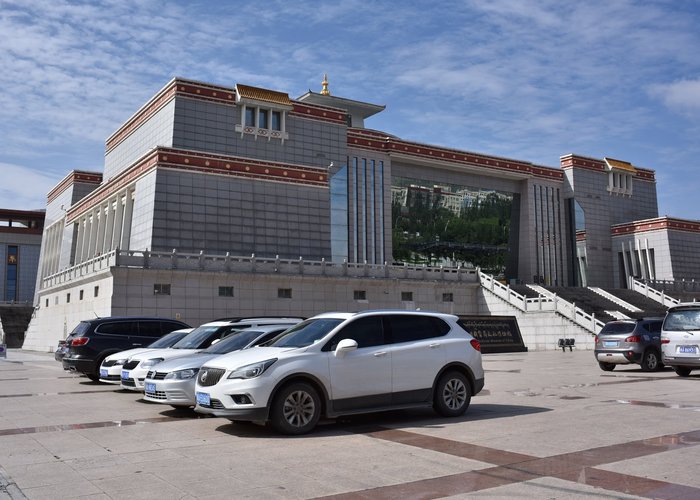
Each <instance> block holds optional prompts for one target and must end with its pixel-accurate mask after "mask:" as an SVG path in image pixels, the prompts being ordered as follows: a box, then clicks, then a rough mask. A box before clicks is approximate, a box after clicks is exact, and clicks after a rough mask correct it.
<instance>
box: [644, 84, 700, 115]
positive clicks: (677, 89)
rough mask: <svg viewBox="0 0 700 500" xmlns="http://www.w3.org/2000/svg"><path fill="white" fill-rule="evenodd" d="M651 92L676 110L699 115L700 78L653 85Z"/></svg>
mask: <svg viewBox="0 0 700 500" xmlns="http://www.w3.org/2000/svg"><path fill="white" fill-rule="evenodd" d="M650 93H651V94H652V95H653V96H655V97H658V98H659V99H661V100H662V101H663V103H664V104H665V105H666V106H668V107H669V108H671V109H672V110H674V111H680V112H681V113H684V114H691V115H694V116H698V111H700V78H698V79H696V80H680V81H677V82H673V83H668V84H659V85H653V86H652V87H651V88H650Z"/></svg>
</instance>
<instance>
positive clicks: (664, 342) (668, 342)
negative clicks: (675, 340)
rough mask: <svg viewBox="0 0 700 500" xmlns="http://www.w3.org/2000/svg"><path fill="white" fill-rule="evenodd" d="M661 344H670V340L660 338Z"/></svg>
mask: <svg viewBox="0 0 700 500" xmlns="http://www.w3.org/2000/svg"><path fill="white" fill-rule="evenodd" d="M661 343H662V344H670V343H671V339H668V338H666V337H661Z"/></svg>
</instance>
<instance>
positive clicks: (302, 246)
mask: <svg viewBox="0 0 700 500" xmlns="http://www.w3.org/2000/svg"><path fill="white" fill-rule="evenodd" d="M382 111H384V106H380V105H376V104H370V103H366V102H361V101H356V100H352V99H348V98H343V97H337V96H334V95H331V93H330V92H329V90H328V82H327V80H326V79H325V78H324V82H323V88H322V90H321V91H320V92H312V91H309V92H307V93H305V94H303V95H302V96H300V97H298V98H296V99H293V98H290V97H289V95H288V94H287V93H284V92H280V91H277V90H269V89H263V88H257V87H252V86H248V85H242V84H237V85H235V86H233V87H230V86H220V85H213V84H209V83H203V82H197V81H193V80H187V79H183V78H174V79H173V80H171V81H170V82H169V83H168V84H166V85H165V86H164V87H163V88H162V89H161V90H160V91H159V92H158V93H157V94H156V95H155V96H154V97H153V98H152V99H151V100H149V101H148V102H147V103H146V104H145V105H143V106H142V107H141V108H140V109H139V110H138V111H137V112H136V113H135V114H134V115H133V116H132V117H131V118H129V119H128V120H127V121H126V122H125V123H124V124H123V125H122V126H121V127H120V128H119V129H118V130H117V131H116V132H114V134H112V135H111V136H110V137H109V138H108V139H107V141H106V148H105V162H104V169H103V172H102V173H99V172H85V171H73V172H70V173H69V174H68V175H67V176H66V177H65V178H64V179H63V180H62V181H61V182H60V183H59V184H58V185H57V186H56V187H55V188H54V189H52V190H51V192H50V193H48V203H47V208H46V221H45V228H44V236H43V242H42V248H41V258H40V264H39V277H38V280H37V283H38V286H37V292H36V297H35V306H36V314H35V318H34V319H33V320H32V324H31V325H30V327H29V330H28V332H27V340H26V341H25V347H30V348H31V347H32V346H34V347H36V348H41V349H44V348H45V347H46V346H49V347H50V346H52V345H55V341H56V340H57V339H59V338H64V337H65V335H66V334H67V332H69V331H70V329H72V328H73V326H75V324H77V322H78V321H80V319H83V318H85V317H94V315H98V316H107V315H135V314H148V315H150V314H154V315H155V314H157V315H160V316H167V317H177V318H178V319H182V320H184V321H186V322H188V323H190V324H192V325H198V324H200V323H203V322H205V321H209V320H212V319H214V318H215V317H224V316H238V315H241V316H243V315H257V314H286V313H288V314H294V315H306V316H310V315H313V314H315V313H318V312H322V311H326V310H338V309H344V310H358V309H366V308H378V307H396V308H402V309H406V308H416V307H420V308H424V309H432V310H441V311H445V312H454V313H460V314H479V313H488V312H489V307H488V304H487V303H488V300H485V299H484V298H483V297H482V295H483V293H484V292H483V291H482V290H481V286H480V280H479V273H480V272H483V273H487V274H488V275H490V276H492V277H494V278H496V279H498V280H499V281H500V282H502V283H513V284H515V283H533V284H538V285H549V286H599V287H610V288H616V287H618V288H625V287H627V286H628V283H629V278H630V277H640V278H649V279H657V278H661V279H674V275H673V270H672V269H666V268H665V267H664V266H663V265H661V264H660V262H661V261H663V260H664V259H665V258H666V255H668V254H669V253H670V252H671V251H670V250H669V249H668V248H666V247H663V244H661V243H658V242H661V241H662V240H663V239H664V237H666V236H667V235H668V234H675V232H681V233H682V234H683V235H684V236H687V237H689V238H690V241H691V244H695V243H697V242H698V241H700V240H699V239H698V235H700V227H698V225H697V224H696V223H693V222H691V221H680V220H676V219H668V218H659V214H658V208H657V201H656V181H655V174H654V171H653V170H650V169H647V168H642V167H640V166H636V165H632V164H630V163H628V162H625V161H621V160H618V159H612V158H588V157H584V156H579V155H574V154H568V155H565V156H562V157H561V158H560V164H559V166H558V167H550V166H544V165H536V164H533V163H531V162H528V161H523V160H515V159H510V158H502V157H496V156H492V155H488V154H482V153H474V152H470V151H463V150H457V149H451V148H447V147H442V146H434V145H429V144H422V143H417V142H413V141H406V140H402V139H401V138H399V137H396V136H394V135H391V134H390V133H386V132H383V131H378V130H373V129H371V128H367V127H366V126H365V121H367V120H368V119H370V118H371V117H372V116H373V115H375V114H377V113H379V112H382ZM645 221H653V222H651V223H650V224H653V229H654V230H655V231H657V232H658V231H661V232H662V234H663V235H662V236H658V235H657V236H656V237H653V238H649V237H648V236H649V235H650V234H651V233H650V231H651V229H650V228H651V227H652V226H648V224H647V222H645ZM686 223H687V224H686ZM684 224H686V225H687V226H688V227H686V225H684ZM654 234H656V233H654ZM664 235H665V236H664ZM668 239H669V238H667V237H666V241H667V240H668ZM650 242H651V244H650ZM654 242H657V243H654ZM655 245H656V246H655ZM662 247H663V248H662ZM689 258H690V259H691V260H692V259H693V257H689ZM686 267H687V271H688V272H689V273H691V274H692V272H693V269H697V268H698V267H697V266H693V265H689V266H686ZM667 271H668V272H667ZM659 273H666V275H664V276H660V275H659ZM683 277H688V278H695V277H696V276H683ZM697 277H698V278H700V276H697Z"/></svg>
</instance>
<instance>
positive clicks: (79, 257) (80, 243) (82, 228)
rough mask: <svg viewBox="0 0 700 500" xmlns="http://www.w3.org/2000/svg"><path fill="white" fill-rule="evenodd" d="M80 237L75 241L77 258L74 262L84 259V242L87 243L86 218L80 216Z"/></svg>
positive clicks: (78, 228)
mask: <svg viewBox="0 0 700 500" xmlns="http://www.w3.org/2000/svg"><path fill="white" fill-rule="evenodd" d="M76 225H77V230H78V238H77V239H76V243H75V258H74V259H73V263H74V264H79V263H80V262H82V261H83V244H84V243H85V219H84V218H82V217H81V218H80V219H78V222H77V224H76Z"/></svg>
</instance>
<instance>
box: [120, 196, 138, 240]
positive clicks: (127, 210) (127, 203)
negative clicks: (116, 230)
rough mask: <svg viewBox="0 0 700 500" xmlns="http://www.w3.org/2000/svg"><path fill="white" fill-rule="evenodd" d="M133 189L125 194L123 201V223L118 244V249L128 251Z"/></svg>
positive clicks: (132, 210) (132, 209) (132, 211)
mask: <svg viewBox="0 0 700 500" xmlns="http://www.w3.org/2000/svg"><path fill="white" fill-rule="evenodd" d="M133 193H134V191H133V189H131V190H128V191H127V192H126V200H124V223H123V225H122V227H123V229H122V237H121V241H120V243H119V248H121V249H123V250H129V242H130V241H129V240H130V239H131V219H132V217H133V214H134V197H133Z"/></svg>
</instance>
